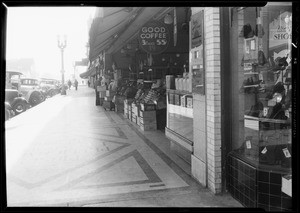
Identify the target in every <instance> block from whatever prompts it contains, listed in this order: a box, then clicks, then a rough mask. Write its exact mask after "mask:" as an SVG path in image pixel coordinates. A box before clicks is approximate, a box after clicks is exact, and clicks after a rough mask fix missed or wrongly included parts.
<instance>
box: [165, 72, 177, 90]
mask: <svg viewBox="0 0 300 213" xmlns="http://www.w3.org/2000/svg"><path fill="white" fill-rule="evenodd" d="M166 88H167V89H175V77H174V76H173V75H167V76H166Z"/></svg>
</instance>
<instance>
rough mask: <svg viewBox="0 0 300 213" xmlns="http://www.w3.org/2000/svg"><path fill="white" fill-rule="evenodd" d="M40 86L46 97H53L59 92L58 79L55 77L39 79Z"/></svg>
mask: <svg viewBox="0 0 300 213" xmlns="http://www.w3.org/2000/svg"><path fill="white" fill-rule="evenodd" d="M40 88H41V89H42V91H43V92H44V94H45V96H46V97H53V96H54V95H57V94H58V93H59V92H60V89H59V81H58V80H56V79H47V78H41V79H40Z"/></svg>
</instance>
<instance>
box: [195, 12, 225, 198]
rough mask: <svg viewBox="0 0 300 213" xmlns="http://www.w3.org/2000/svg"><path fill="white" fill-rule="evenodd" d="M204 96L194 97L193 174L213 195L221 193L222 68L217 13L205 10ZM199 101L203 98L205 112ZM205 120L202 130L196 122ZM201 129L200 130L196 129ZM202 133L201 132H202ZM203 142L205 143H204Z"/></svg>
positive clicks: (218, 13)
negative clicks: (195, 111)
mask: <svg viewBox="0 0 300 213" xmlns="http://www.w3.org/2000/svg"><path fill="white" fill-rule="evenodd" d="M204 44H205V45H204V54H205V56H204V58H205V62H204V64H205V83H206V87H205V90H206V91H205V96H201V95H194V101H195V103H194V109H197V111H198V113H194V115H195V117H194V120H195V121H194V152H193V155H192V174H193V176H194V177H195V178H196V179H197V180H198V181H199V182H200V183H201V184H203V185H204V186H207V187H208V188H209V189H210V190H211V191H212V192H213V193H220V192H221V188H222V185H221V180H222V170H221V169H222V167H221V75H220V72H221V66H220V65H221V64H220V11H219V8H204ZM202 97H205V99H206V100H205V105H204V106H205V108H200V111H202V112H200V111H199V108H198V107H197V105H198V104H200V106H203V104H201V102H203V100H201V99H202ZM202 119H205V120H206V123H205V128H204V127H199V125H198V126H197V122H198V121H199V122H200V121H201V120H202ZM199 128H202V129H199ZM203 130H204V131H203ZM203 140H204V141H203Z"/></svg>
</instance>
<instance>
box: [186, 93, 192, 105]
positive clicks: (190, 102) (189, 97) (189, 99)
mask: <svg viewBox="0 0 300 213" xmlns="http://www.w3.org/2000/svg"><path fill="white" fill-rule="evenodd" d="M186 107H187V108H193V97H192V96H186Z"/></svg>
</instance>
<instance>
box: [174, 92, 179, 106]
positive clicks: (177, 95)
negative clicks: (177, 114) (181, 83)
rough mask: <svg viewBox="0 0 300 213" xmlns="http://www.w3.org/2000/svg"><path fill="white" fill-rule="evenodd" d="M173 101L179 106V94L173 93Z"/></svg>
mask: <svg viewBox="0 0 300 213" xmlns="http://www.w3.org/2000/svg"><path fill="white" fill-rule="evenodd" d="M174 101H175V105H177V106H180V95H179V94H175V95H174Z"/></svg>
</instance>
